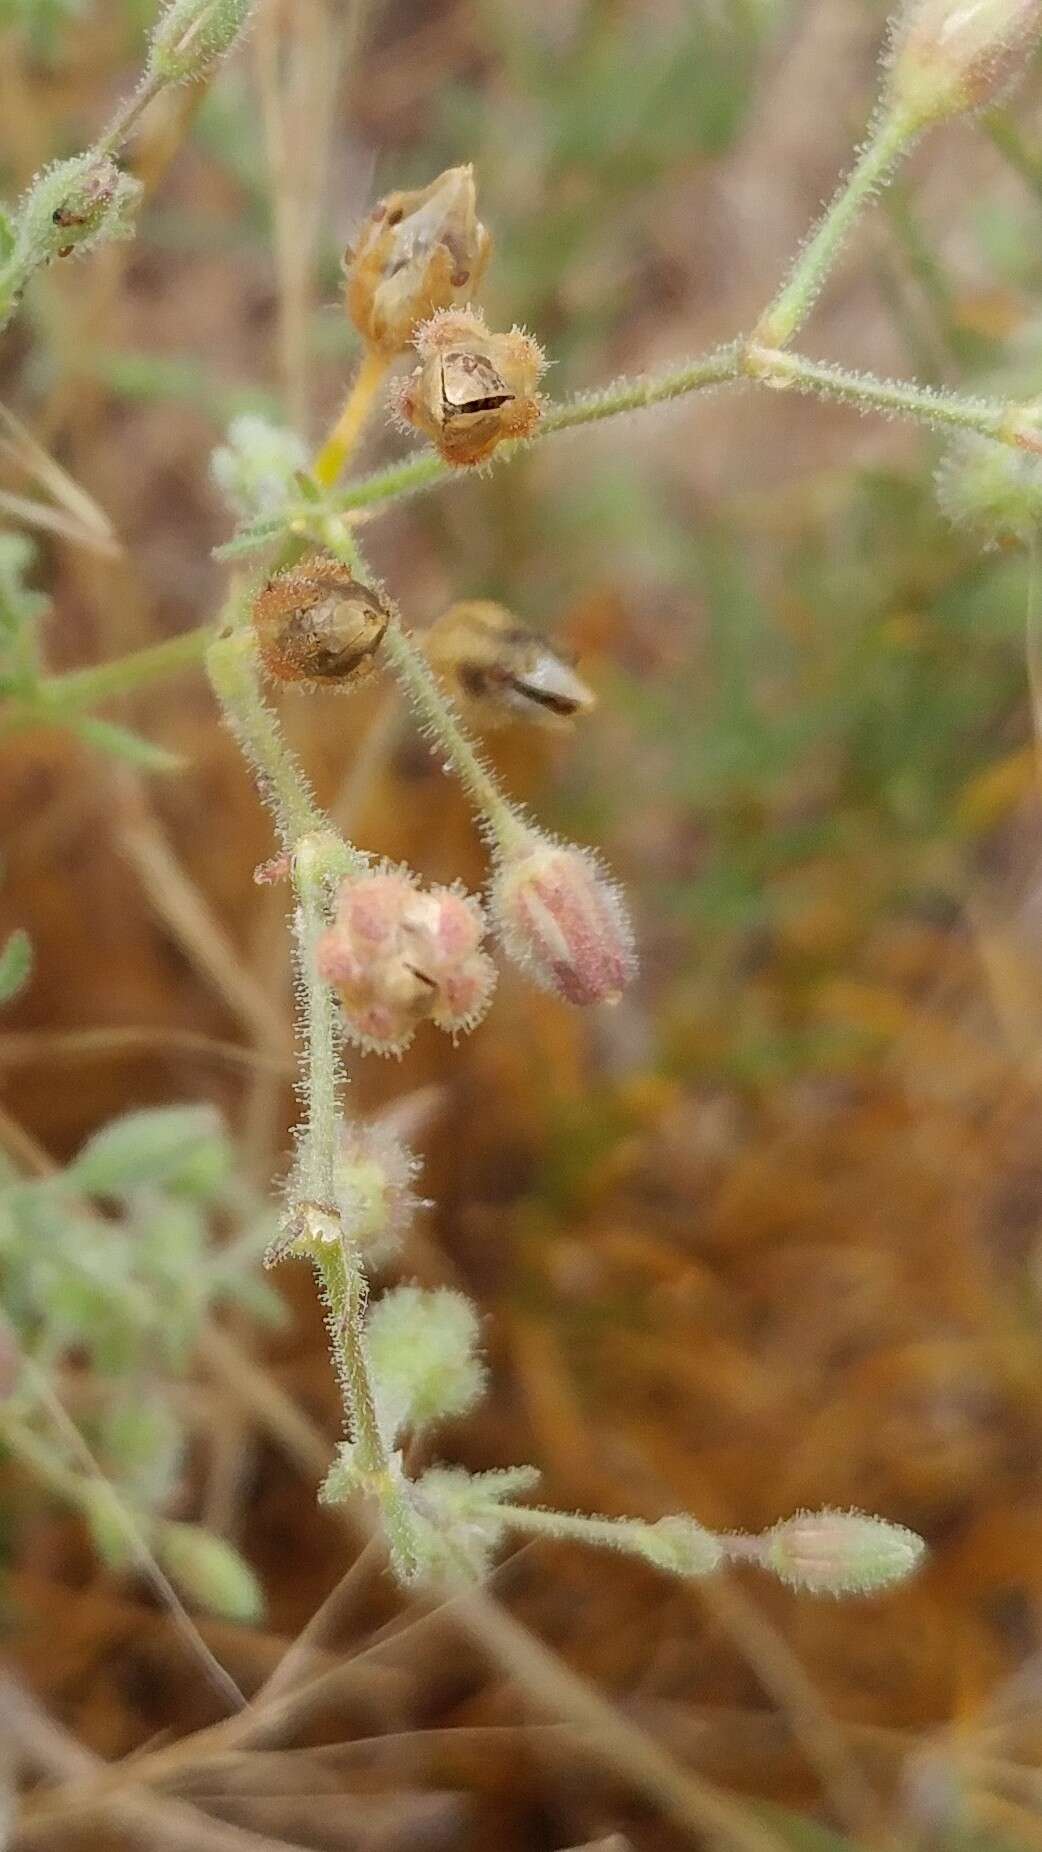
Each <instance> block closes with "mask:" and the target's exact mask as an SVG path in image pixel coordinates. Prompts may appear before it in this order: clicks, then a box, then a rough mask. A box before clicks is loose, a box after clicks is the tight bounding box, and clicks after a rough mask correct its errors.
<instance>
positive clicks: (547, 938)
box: [493, 830, 637, 1005]
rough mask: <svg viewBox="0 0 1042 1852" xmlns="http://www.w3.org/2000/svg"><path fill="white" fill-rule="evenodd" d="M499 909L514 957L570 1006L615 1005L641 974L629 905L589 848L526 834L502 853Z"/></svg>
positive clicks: (496, 892) (506, 947)
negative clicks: (638, 970)
mask: <svg viewBox="0 0 1042 1852" xmlns="http://www.w3.org/2000/svg"><path fill="white" fill-rule="evenodd" d="M493 910H494V913H495V919H496V924H497V927H498V930H499V936H500V938H501V940H502V943H503V947H504V950H505V951H506V952H507V954H508V955H509V957H511V958H512V959H513V960H514V962H515V963H516V964H519V965H520V966H521V968H522V969H523V970H524V971H526V972H527V973H528V974H529V976H530V977H532V978H533V980H534V981H535V982H536V983H537V984H539V985H540V986H541V987H542V988H543V989H544V990H552V991H555V992H556V993H557V995H558V996H560V997H563V998H564V999H565V1000H566V1002H568V1003H577V1004H582V1005H590V1004H594V1003H617V1002H618V1000H619V998H620V997H621V995H622V993H623V991H624V990H625V988H626V986H627V985H628V984H629V983H630V982H631V981H632V979H633V978H634V977H635V975H636V971H637V955H636V949H635V944H634V936H633V928H632V926H631V925H630V921H629V915H628V913H627V911H626V903H625V901H624V899H623V897H622V893H621V891H620V889H619V888H618V886H617V885H616V883H615V882H614V881H613V880H612V879H611V877H610V876H609V875H608V874H606V873H605V871H604V869H603V868H602V867H601V866H600V864H599V862H598V860H597V857H596V856H595V855H594V854H593V852H592V851H591V850H589V849H579V848H576V847H575V846H573V845H571V844H564V843H557V842H553V841H552V840H551V839H550V837H548V836H543V835H540V834H539V833H538V832H536V831H534V830H530V831H527V832H526V833H525V835H524V837H523V838H522V839H521V841H520V842H519V843H518V844H517V845H516V846H509V847H507V848H506V849H505V850H504V852H503V853H502V855H501V856H500V860H499V865H498V867H497V870H496V878H495V883H494V887H493Z"/></svg>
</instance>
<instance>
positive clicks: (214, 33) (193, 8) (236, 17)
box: [146, 0, 253, 84]
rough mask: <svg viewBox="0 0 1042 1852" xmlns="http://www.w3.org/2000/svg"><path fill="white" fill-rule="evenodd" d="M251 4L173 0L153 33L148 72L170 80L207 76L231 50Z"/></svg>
mask: <svg viewBox="0 0 1042 1852" xmlns="http://www.w3.org/2000/svg"><path fill="white" fill-rule="evenodd" d="M252 5H253V0H170V5H169V6H168V7H167V8H166V11H165V12H163V13H161V14H160V15H159V18H158V20H157V21H156V26H155V30H154V31H153V33H152V40H151V44H150V46H149V52H148V63H147V66H146V73H147V76H149V77H151V78H159V79H161V80H162V82H164V83H170V84H176V83H187V82H191V81H192V80H193V79H194V78H196V77H203V76H205V74H206V72H207V71H208V70H209V69H210V67H211V65H213V64H215V63H216V62H217V60H218V58H223V57H224V54H225V52H226V51H230V50H231V48H232V46H233V45H234V43H235V41H236V39H237V38H238V36H239V33H240V32H241V31H242V28H243V26H244V25H245V24H246V20H247V18H248V17H249V13H250V10H251V8H252Z"/></svg>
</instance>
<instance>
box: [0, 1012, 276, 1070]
mask: <svg viewBox="0 0 1042 1852" xmlns="http://www.w3.org/2000/svg"><path fill="white" fill-rule="evenodd" d="M139 1049H143V1050H150V1051H152V1052H153V1053H155V1054H160V1055H162V1054H171V1055H198V1056H200V1057H201V1058H202V1059H204V1060H207V1061H214V1062H217V1063H219V1064H220V1065H221V1066H224V1067H232V1068H243V1069H245V1070H246V1071H247V1072H257V1073H263V1074H273V1075H278V1076H281V1077H282V1078H283V1079H287V1080H288V1079H291V1078H292V1076H293V1073H294V1071H295V1070H294V1065H293V1062H292V1060H291V1059H290V1057H289V1055H288V1054H287V1055H277V1054H271V1053H267V1052H266V1051H265V1050H263V1049H260V1048H243V1047H241V1046H240V1044H239V1043H237V1042H222V1041H221V1040H220V1038H219V1037H217V1036H214V1035H204V1034H203V1033H202V1032H201V1031H195V1030H192V1029H170V1028H167V1027H165V1026H161V1027H160V1026H157V1027H156V1028H154V1029H150V1028H148V1027H147V1026H144V1025H142V1026H141V1027H136V1026H135V1025H133V1024H130V1025H127V1026H124V1025H122V1024H121V1025H119V1026H117V1027H113V1028H111V1029H53V1030H47V1029H27V1030H26V1031H25V1032H24V1033H23V1034H20V1035H19V1034H11V1035H0V1069H3V1068H5V1067H33V1066H36V1065H37V1064H41V1065H44V1066H51V1065H53V1066H55V1067H64V1066H67V1065H68V1066H74V1065H75V1064H77V1063H78V1062H80V1061H99V1060H101V1061H104V1060H109V1059H118V1058H119V1057H120V1056H121V1055H125V1054H128V1053H133V1052H136V1051H137V1050H139Z"/></svg>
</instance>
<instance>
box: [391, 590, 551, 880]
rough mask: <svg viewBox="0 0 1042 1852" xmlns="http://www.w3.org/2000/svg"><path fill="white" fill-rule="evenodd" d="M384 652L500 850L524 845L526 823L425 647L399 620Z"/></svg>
mask: <svg viewBox="0 0 1042 1852" xmlns="http://www.w3.org/2000/svg"><path fill="white" fill-rule="evenodd" d="M383 651H384V654H385V655H386V657H387V661H388V663H389V664H390V667H391V668H392V669H393V671H394V673H395V675H396V676H397V677H398V680H399V681H400V683H401V685H402V687H403V688H404V690H405V692H406V694H407V695H408V697H409V700H410V701H411V702H412V704H413V707H414V708H415V709H416V712H417V714H418V715H419V718H420V724H421V726H422V728H423V731H424V732H425V733H427V734H428V735H429V736H430V738H431V740H432V742H433V745H434V749H435V750H436V751H437V752H438V753H444V755H445V759H446V760H447V762H448V764H449V765H450V766H451V768H452V770H453V771H454V772H455V773H456V776H457V777H458V779H459V781H460V783H461V784H462V786H463V788H464V790H465V791H466V793H467V795H468V797H469V798H470V799H471V802H472V803H473V805H474V807H475V809H476V810H477V811H478V812H479V814H480V815H481V816H482V817H483V818H484V819H485V821H486V822H487V823H488V826H489V829H490V830H491V832H492V835H493V836H494V837H495V840H496V843H497V845H498V847H499V848H500V849H504V850H506V849H509V848H510V847H512V846H513V845H514V844H516V843H520V842H521V841H522V840H523V838H524V835H525V826H524V824H523V823H522V822H521V821H520V819H519V817H518V815H517V812H516V811H515V810H514V809H513V807H512V805H511V804H510V803H509V801H508V799H507V798H505V797H504V795H503V793H502V791H501V790H500V788H499V786H498V784H497V783H496V781H495V779H494V778H493V776H492V774H491V772H490V771H489V770H488V768H487V766H485V765H483V764H482V761H481V759H480V758H479V757H478V754H477V753H476V752H475V750H474V747H473V746H472V744H471V742H470V740H469V739H468V737H467V734H466V733H465V731H464V729H463V727H462V725H461V724H460V721H459V719H458V717H457V715H456V714H455V712H454V711H453V708H452V705H451V703H450V702H449V701H448V700H447V699H446V697H445V695H444V694H443V693H442V691H441V688H440V686H439V684H438V680H437V677H436V676H435V674H434V671H433V670H432V668H431V667H430V664H429V663H428V661H427V659H426V657H425V656H424V654H423V651H422V650H421V649H420V648H419V646H418V645H417V644H416V643H415V642H414V641H413V639H412V637H411V636H410V635H409V633H408V631H407V630H406V629H405V628H404V626H403V625H402V623H401V621H400V620H399V619H398V618H394V619H392V621H391V623H390V624H389V625H388V626H387V630H386V632H385V634H384V640H383Z"/></svg>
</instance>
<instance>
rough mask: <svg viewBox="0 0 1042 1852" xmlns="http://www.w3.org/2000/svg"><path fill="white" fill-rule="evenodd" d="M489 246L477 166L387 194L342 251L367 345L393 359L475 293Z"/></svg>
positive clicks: (351, 304) (354, 312) (353, 311)
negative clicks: (437, 317)
mask: <svg viewBox="0 0 1042 1852" xmlns="http://www.w3.org/2000/svg"><path fill="white" fill-rule="evenodd" d="M491 248H492V241H491V239H490V237H489V235H488V232H487V231H486V230H485V227H484V226H483V225H482V224H480V223H479V220H478V216H477V197H476V193H475V188H474V170H473V168H471V167H450V168H447V169H446V171H445V172H444V173H443V174H439V175H438V178H437V179H436V180H432V181H431V183H430V185H429V186H426V187H422V188H420V189H419V190H418V191H416V192H411V193H390V194H388V196H387V198H386V199H382V200H381V201H380V203H379V205H377V206H374V208H373V210H372V212H371V213H370V214H369V217H368V218H367V219H366V221H365V224H364V225H363V226H362V229H361V232H360V233H359V235H358V238H357V239H356V241H355V244H354V246H353V247H349V248H348V250H347V251H346V253H345V256H344V265H345V270H346V274H347V312H348V314H349V316H350V317H351V320H352V321H353V322H354V325H355V327H356V328H357V329H358V332H359V334H360V335H361V336H362V339H363V340H364V341H365V342H366V344H367V346H369V347H372V348H375V349H376V351H377V352H378V353H381V354H383V355H384V356H385V357H386V358H387V359H392V358H393V357H394V355H395V354H400V353H401V352H402V350H403V348H406V347H408V345H409V343H410V341H411V340H412V338H413V335H414V334H415V332H416V330H417V328H418V327H419V326H420V324H421V322H425V321H427V320H428V318H429V317H430V316H432V315H434V314H435V313H436V311H437V310H438V309H447V308H450V307H451V305H452V304H453V303H455V302H461V301H465V300H466V299H467V297H468V296H470V295H472V294H473V292H474V291H475V289H476V288H477V285H478V283H479V282H480V280H481V275H482V272H483V271H484V268H485V265H486V264H487V262H488V258H489V252H490V250H491Z"/></svg>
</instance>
